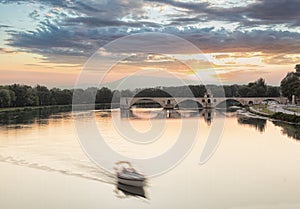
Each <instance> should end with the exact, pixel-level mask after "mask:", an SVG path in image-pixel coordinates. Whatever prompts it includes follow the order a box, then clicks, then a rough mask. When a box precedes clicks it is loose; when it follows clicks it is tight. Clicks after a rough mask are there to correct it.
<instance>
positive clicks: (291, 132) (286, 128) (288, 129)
mask: <svg viewBox="0 0 300 209" xmlns="http://www.w3.org/2000/svg"><path fill="white" fill-rule="evenodd" d="M273 124H274V125H275V126H279V127H281V128H282V129H281V132H282V133H283V134H284V135H287V136H288V137H290V138H293V139H296V140H300V125H296V124H289V123H284V122H281V121H273Z"/></svg>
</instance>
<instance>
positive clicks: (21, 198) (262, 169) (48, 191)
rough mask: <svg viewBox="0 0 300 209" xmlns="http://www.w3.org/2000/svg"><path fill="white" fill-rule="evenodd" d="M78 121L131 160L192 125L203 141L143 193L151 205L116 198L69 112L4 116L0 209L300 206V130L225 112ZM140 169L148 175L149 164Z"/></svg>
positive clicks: (101, 115)
mask: <svg viewBox="0 0 300 209" xmlns="http://www.w3.org/2000/svg"><path fill="white" fill-rule="evenodd" d="M77 114H78V115H80V116H81V120H83V121H84V120H88V119H89V118H96V122H97V127H98V130H99V132H100V133H101V135H102V136H103V140H105V141H106V143H107V144H109V146H110V147H111V148H112V149H113V150H115V151H116V152H118V153H120V154H121V155H123V156H128V157H131V158H148V157H152V156H158V155H160V154H161V153H164V152H166V151H167V150H168V149H170V147H172V145H174V144H175V142H176V140H177V136H178V134H179V132H180V127H181V124H182V122H183V121H185V120H187V121H188V123H191V124H197V123H198V124H197V126H198V129H197V133H196V134H197V135H196V141H195V144H194V145H193V147H192V149H191V150H190V152H188V153H187V155H186V157H185V158H184V159H183V160H182V161H181V162H180V163H179V164H178V165H177V166H176V167H174V168H172V169H170V170H168V171H167V172H165V173H164V174H161V175H157V176H155V177H153V178H149V179H148V185H147V186H146V187H145V192H146V196H147V198H138V197H133V196H125V195H123V194H122V193H120V192H119V193H117V188H116V183H115V182H116V179H115V177H114V174H113V173H110V172H107V171H105V170H104V169H101V168H99V167H98V166H96V165H95V164H94V163H92V162H91V161H90V160H89V159H88V158H87V157H86V155H85V154H84V151H83V150H82V148H81V146H80V143H79V141H78V139H77V132H76V130H75V128H74V123H73V119H74V117H73V116H72V113H71V112H64V113H59V112H56V113H52V112H50V113H49V112H47V113H41V112H36V111H35V112H26V113H21V112H19V113H11V114H2V115H0V123H1V125H0V185H1V186H0V208H2V209H20V208H23V209H53V208H55V209H67V208H72V209H77V208H78V209H86V208H89V209H96V208H97V209H99V208H101V209H112V208H116V209H117V208H118V209H120V208H124V209H125V208H128V209H133V208H139V209H143V208H149V209H150V208H151V209H152V208H153V209H166V208H170V209H183V208H185V209H192V208H194V209H199V208H203V209H299V208H300V198H299V194H300V187H299V185H300V166H299V165H300V127H299V126H298V127H297V126H295V125H289V124H284V123H281V122H273V121H268V120H265V119H257V118H251V117H250V118H249V117H246V116H243V115H240V114H238V113H236V112H218V111H212V112H201V113H197V112H188V111H184V112H179V113H178V112H173V113H172V114H170V113H167V114H166V113H165V112H162V111H160V110H156V111H150V110H147V109H141V110H134V111H132V112H127V113H121V112H120V111H119V110H113V111H93V112H85V113H77ZM225 116H226V120H225V124H224V129H223V133H222V135H221V138H220V143H219V146H218V148H217V150H216V152H215V153H214V155H213V156H212V157H211V158H210V159H209V160H208V161H207V162H206V163H204V164H200V163H199V159H200V156H201V153H202V151H203V148H204V146H205V143H206V139H207V137H208V134H209V133H210V132H211V131H222V130H212V127H213V125H214V123H217V122H218V121H219V120H221V119H222V120H223V119H224V117H225ZM149 117H150V118H153V120H149ZM164 117H168V118H167V119H166V120H164V119H163V118H164ZM162 121H164V123H163V125H164V129H163V130H164V133H163V134H161V135H160V136H159V137H157V138H156V139H155V141H152V142H151V143H147V144H138V143H132V142H130V141H128V140H126V139H124V138H122V136H120V130H118V129H117V128H116V127H117V126H119V127H120V126H122V124H123V123H125V122H126V123H127V124H128V122H129V123H130V124H131V126H132V127H133V128H134V129H135V130H136V131H138V132H140V133H143V132H146V131H148V130H149V129H151V127H155V126H156V125H157V126H160V124H161V122H162ZM116 124H117V125H116ZM191 131H194V130H191ZM120 160H122V159H120ZM112 166H113V165H112ZM137 167H138V168H139V170H140V171H142V172H143V173H144V174H145V175H147V173H145V171H144V170H143V166H142V165H137ZM145 170H146V169H145Z"/></svg>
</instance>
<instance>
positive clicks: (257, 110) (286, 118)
mask: <svg viewBox="0 0 300 209" xmlns="http://www.w3.org/2000/svg"><path fill="white" fill-rule="evenodd" d="M247 110H248V111H249V112H251V113H253V114H256V115H259V116H263V117H267V118H270V119H274V120H279V121H283V122H288V123H294V124H300V116H298V115H296V114H287V113H283V112H274V111H271V110H270V109H269V108H268V106H267V105H254V106H251V107H247Z"/></svg>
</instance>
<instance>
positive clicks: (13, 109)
mask: <svg viewBox="0 0 300 209" xmlns="http://www.w3.org/2000/svg"><path fill="white" fill-rule="evenodd" d="M79 106H80V105H79ZM72 107H73V106H72V105H71V104H70V105H48V106H28V107H8V108H0V113H8V112H21V111H32V110H46V109H65V110H66V111H71V110H72ZM118 107H119V104H117V103H112V104H111V103H99V104H95V109H96V110H98V109H100V110H101V109H110V108H118Z"/></svg>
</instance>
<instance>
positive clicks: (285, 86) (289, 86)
mask: <svg viewBox="0 0 300 209" xmlns="http://www.w3.org/2000/svg"><path fill="white" fill-rule="evenodd" d="M280 89H281V92H282V95H283V96H285V97H287V98H288V99H289V100H290V101H291V100H292V96H293V95H295V96H297V97H298V98H300V79H299V77H298V76H297V75H296V74H295V73H288V74H287V75H286V77H285V78H284V79H283V80H282V81H281V84H280Z"/></svg>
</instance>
